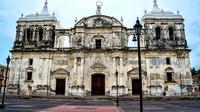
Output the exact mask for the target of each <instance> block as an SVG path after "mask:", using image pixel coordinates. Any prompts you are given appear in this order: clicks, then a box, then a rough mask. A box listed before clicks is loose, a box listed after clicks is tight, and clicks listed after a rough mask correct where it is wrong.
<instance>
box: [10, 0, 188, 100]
mask: <svg viewBox="0 0 200 112" xmlns="http://www.w3.org/2000/svg"><path fill="white" fill-rule="evenodd" d="M101 6H102V3H101V2H98V3H97V11H96V14H95V15H92V16H89V17H84V18H82V19H80V20H79V21H76V23H75V25H74V27H73V28H71V29H63V28H61V27H60V23H59V21H58V20H57V18H56V16H55V14H52V15H51V14H49V12H48V3H47V1H46V2H45V5H44V7H43V10H42V11H41V13H36V14H30V15H27V16H23V15H22V16H21V17H20V18H19V19H18V21H17V27H16V39H15V42H14V45H13V49H12V50H11V53H12V60H11V68H10V76H9V85H8V93H10V94H21V95H47V96H53V95H65V96H90V95H105V96H115V95H116V90H117V87H118V90H119V95H124V96H130V95H137V94H139V90H140V85H139V73H138V53H137V47H129V46H128V41H129V38H130V37H131V36H133V35H134V29H133V28H127V27H125V26H124V25H123V24H122V21H119V20H117V19H116V18H114V17H111V16H106V15H102V14H101ZM141 23H142V25H143V29H142V34H141V37H140V38H141V39H140V40H141V41H140V43H141V67H142V89H143V92H144V94H148V95H153V96H159V95H161V94H162V92H163V91H166V93H167V95H169V96H172V95H181V94H184V93H186V92H187V88H186V87H187V86H191V85H192V77H191V73H190V56H189V53H190V51H191V50H190V49H189V48H188V46H187V40H186V37H185V29H184V18H183V17H182V16H181V15H180V14H179V12H177V14H175V13H173V12H170V11H164V10H161V9H160V8H159V7H158V5H157V1H156V0H154V4H153V9H152V11H149V12H147V11H145V14H144V15H143V16H142V17H141ZM66 39H67V41H68V45H69V47H64V45H65V44H66V43H64V42H65V41H66ZM116 73H118V75H116ZM116 78H117V79H118V86H117V84H116Z"/></svg>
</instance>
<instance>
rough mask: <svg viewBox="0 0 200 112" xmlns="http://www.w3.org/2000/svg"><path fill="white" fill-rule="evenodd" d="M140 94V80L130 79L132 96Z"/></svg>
mask: <svg viewBox="0 0 200 112" xmlns="http://www.w3.org/2000/svg"><path fill="white" fill-rule="evenodd" d="M139 94H140V80H139V79H132V95H139Z"/></svg>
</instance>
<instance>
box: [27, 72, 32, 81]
mask: <svg viewBox="0 0 200 112" xmlns="http://www.w3.org/2000/svg"><path fill="white" fill-rule="evenodd" d="M27 80H32V72H27Z"/></svg>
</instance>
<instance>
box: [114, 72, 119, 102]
mask: <svg viewBox="0 0 200 112" xmlns="http://www.w3.org/2000/svg"><path fill="white" fill-rule="evenodd" d="M115 75H116V87H117V97H116V106H119V98H118V87H119V86H118V71H116V72H115Z"/></svg>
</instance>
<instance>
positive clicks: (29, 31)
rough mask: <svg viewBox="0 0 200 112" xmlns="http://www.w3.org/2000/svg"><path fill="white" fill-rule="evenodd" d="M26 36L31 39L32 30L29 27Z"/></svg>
mask: <svg viewBox="0 0 200 112" xmlns="http://www.w3.org/2000/svg"><path fill="white" fill-rule="evenodd" d="M26 34H27V35H26V37H27V41H28V42H29V41H30V40H31V36H32V35H31V30H30V28H27V30H26Z"/></svg>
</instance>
